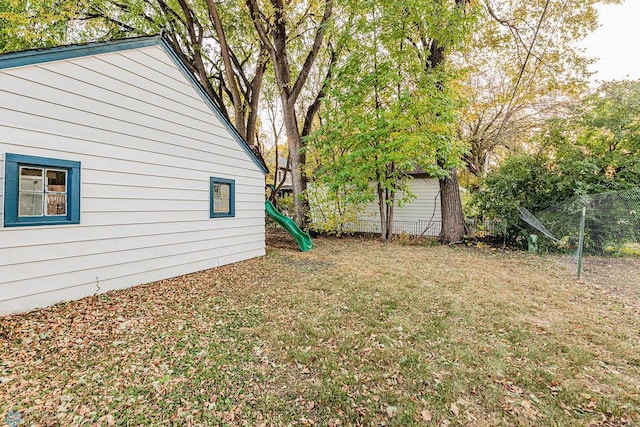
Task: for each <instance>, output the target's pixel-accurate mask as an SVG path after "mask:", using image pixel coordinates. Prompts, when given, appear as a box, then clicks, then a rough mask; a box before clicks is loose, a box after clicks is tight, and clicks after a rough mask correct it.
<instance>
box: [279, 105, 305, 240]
mask: <svg viewBox="0 0 640 427" xmlns="http://www.w3.org/2000/svg"><path fill="white" fill-rule="evenodd" d="M282 96H283V97H286V94H283V95H282ZM282 102H283V104H284V103H286V101H285V100H283V101H282ZM283 114H284V126H285V130H286V132H287V146H288V147H289V161H290V162H291V189H292V190H293V211H294V212H295V214H294V218H293V219H294V221H295V222H296V224H298V225H299V226H300V227H301V228H302V229H307V228H308V227H309V202H308V199H307V197H306V190H307V177H306V174H305V170H304V168H305V160H306V159H305V155H304V153H303V147H304V144H303V142H302V138H301V137H300V131H299V129H298V119H297V117H296V111H295V108H294V107H293V106H292V107H291V108H284V109H283Z"/></svg>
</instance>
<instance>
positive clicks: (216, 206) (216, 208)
mask: <svg viewBox="0 0 640 427" xmlns="http://www.w3.org/2000/svg"><path fill="white" fill-rule="evenodd" d="M226 206H227V208H226V209H225V201H224V200H222V199H214V200H213V212H214V213H228V212H229V201H228V200H227V201H226Z"/></svg>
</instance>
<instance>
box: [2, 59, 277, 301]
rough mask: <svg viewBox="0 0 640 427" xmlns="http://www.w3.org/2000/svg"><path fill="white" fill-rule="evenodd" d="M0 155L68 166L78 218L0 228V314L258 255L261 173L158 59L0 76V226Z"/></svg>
mask: <svg viewBox="0 0 640 427" xmlns="http://www.w3.org/2000/svg"><path fill="white" fill-rule="evenodd" d="M5 153H13V154H22V155H32V156H41V157H52V158H57V159H64V160H73V161H80V162H81V163H82V169H81V176H82V180H81V216H80V224H79V225H62V226H60V225H58V226H32V227H6V228H0V314H6V313H10V312H16V311H24V310H29V309H32V308H35V307H40V306H45V305H49V304H52V303H55V302H58V301H62V300H70V299H75V298H79V297H83V296H87V295H92V294H94V293H96V292H105V291H107V290H111V289H119V288H125V287H129V286H133V285H136V284H140V283H146V282H151V281H155V280H160V279H164V278H168V277H173V276H177V275H180V274H186V273H190V272H194V271H199V270H203V269H207V268H211V267H216V266H219V265H223V264H228V263H232V262H236V261H240V260H244V259H248V258H251V257H255V256H261V255H264V253H265V241H264V176H263V174H262V172H261V171H260V170H259V168H258V167H257V166H256V165H255V163H253V161H252V160H251V159H250V157H249V156H248V155H247V154H246V153H245V152H243V150H242V148H241V147H240V146H239V145H238V143H237V142H236V141H235V140H233V139H232V137H231V135H230V134H229V132H228V130H227V129H226V128H225V127H224V126H223V125H222V124H221V123H220V121H219V120H218V119H217V117H216V116H215V115H214V113H213V112H211V110H210V109H209V107H208V106H207V105H206V104H205V103H204V101H203V100H202V98H201V97H200V96H199V94H198V93H197V92H196V90H195V89H194V88H193V87H192V86H191V84H190V83H189V82H188V80H187V79H185V77H184V76H183V75H182V73H181V72H180V70H179V69H178V68H177V67H176V66H175V64H174V63H173V62H172V60H171V58H170V57H169V56H168V55H167V53H166V52H165V51H164V50H163V48H162V47H160V46H155V47H147V48H141V49H135V50H128V51H121V52H117V53H110V54H101V55H97V56H92V57H84V58H76V59H70V60H65V61H58V62H50V63H43V64H39V65H32V66H26V67H20V68H13V69H8V70H0V224H3V221H2V212H3V210H4V201H3V198H2V194H3V193H4V181H3V179H2V178H3V176H4V169H5V168H4V155H5ZM211 176H215V177H220V178H231V179H235V182H236V205H235V208H236V210H235V213H236V215H235V218H214V219H211V218H209V178H210V177H211Z"/></svg>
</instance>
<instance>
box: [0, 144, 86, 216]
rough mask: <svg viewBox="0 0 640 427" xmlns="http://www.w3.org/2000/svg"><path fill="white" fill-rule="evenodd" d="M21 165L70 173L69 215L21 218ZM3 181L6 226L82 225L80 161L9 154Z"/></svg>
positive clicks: (68, 189) (68, 180)
mask: <svg viewBox="0 0 640 427" xmlns="http://www.w3.org/2000/svg"><path fill="white" fill-rule="evenodd" d="M20 166H36V167H45V168H56V169H65V170H66V171H67V215H66V216H41V217H20V216H19V215H18V193H19V187H18V186H19V177H18V175H19V170H20ZM4 178H5V179H4V226H5V227H22V226H30V225H58V224H79V223H80V162H74V161H70V160H60V159H51V158H47V157H36V156H23V155H20V154H9V153H7V154H6V156H5V174H4Z"/></svg>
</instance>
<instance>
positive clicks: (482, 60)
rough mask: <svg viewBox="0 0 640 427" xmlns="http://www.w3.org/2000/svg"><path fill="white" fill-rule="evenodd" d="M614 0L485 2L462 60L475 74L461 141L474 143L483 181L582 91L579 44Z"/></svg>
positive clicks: (472, 168) (583, 64)
mask: <svg viewBox="0 0 640 427" xmlns="http://www.w3.org/2000/svg"><path fill="white" fill-rule="evenodd" d="M615 2H618V0H567V1H562V2H560V1H552V0H536V1H526V2H523V1H514V0H484V1H483V2H482V3H481V5H482V8H481V10H480V13H479V15H478V16H479V19H480V25H478V26H477V27H476V28H477V31H475V32H474V34H473V37H471V38H470V39H469V43H468V44H467V48H466V49H465V50H463V51H461V53H462V54H461V55H460V56H459V57H458V58H456V61H458V62H460V64H463V65H464V66H465V67H466V68H467V70H468V72H467V73H466V78H465V79H464V80H463V81H462V82H461V83H462V85H463V87H464V92H465V93H466V94H467V98H468V103H467V106H466V108H465V109H464V110H463V113H462V115H461V120H460V126H459V135H460V137H461V138H462V139H463V140H465V142H467V143H468V145H469V151H468V153H467V155H466V156H465V162H466V166H467V170H468V171H469V173H470V174H471V175H472V176H475V177H477V178H481V177H482V176H484V175H485V174H486V172H487V170H488V169H489V167H490V166H491V165H492V163H493V164H495V163H497V162H498V161H499V160H500V159H501V157H502V156H501V155H502V154H503V153H505V151H506V152H507V153H510V152H514V151H515V152H518V151H521V150H522V149H524V148H526V143H527V141H528V139H529V138H530V137H531V136H533V135H534V134H535V133H536V132H537V131H539V130H540V129H541V127H542V126H543V124H544V122H545V121H546V120H547V119H549V118H551V117H553V116H556V115H557V114H559V113H562V112H563V111H565V109H566V106H567V105H568V104H569V103H570V102H571V101H573V100H574V99H575V98H576V96H578V95H579V94H580V93H583V91H584V90H585V89H586V81H587V79H588V72H587V65H588V63H589V60H588V59H587V58H585V57H584V55H583V53H582V52H581V51H580V48H579V45H578V41H579V40H581V39H582V38H584V37H585V36H586V35H587V34H588V33H589V32H590V31H593V29H595V27H596V25H597V12H596V9H595V6H596V5H597V4H599V3H615ZM477 182H478V181H477V179H472V180H471V181H470V184H472V185H477Z"/></svg>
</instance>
